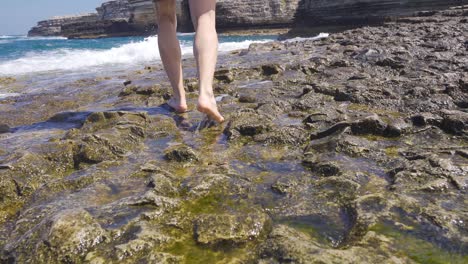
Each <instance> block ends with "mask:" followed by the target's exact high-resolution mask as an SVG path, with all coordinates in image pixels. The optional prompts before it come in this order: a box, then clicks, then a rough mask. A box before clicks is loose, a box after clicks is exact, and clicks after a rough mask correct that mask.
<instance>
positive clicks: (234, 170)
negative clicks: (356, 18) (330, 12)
mask: <svg viewBox="0 0 468 264" xmlns="http://www.w3.org/2000/svg"><path fill="white" fill-rule="evenodd" d="M467 15H468V13H467V12H466V10H465V9H464V8H461V7H457V8H452V9H450V10H446V11H438V12H431V13H422V14H420V15H419V16H413V17H406V18H400V19H398V20H397V21H393V22H388V23H386V24H385V25H383V26H380V27H363V28H358V29H354V30H349V31H345V32H342V33H336V34H332V35H331V36H330V37H329V38H324V39H320V40H310V39H309V40H303V41H289V42H280V41H275V42H271V43H263V44H252V45H251V46H250V47H249V48H248V49H246V50H242V51H238V52H233V53H232V54H224V55H221V56H220V57H219V67H218V68H217V70H216V73H215V77H216V81H215V85H214V88H215V89H214V90H215V92H216V96H217V99H218V101H219V102H218V104H219V106H220V110H221V112H222V113H223V114H224V115H225V117H226V120H227V121H226V123H225V124H222V125H218V126H212V127H210V126H209V124H207V123H208V122H206V120H205V117H204V116H203V115H201V114H200V113H198V112H197V111H189V112H187V113H184V114H180V115H179V114H175V113H173V112H171V111H169V110H168V108H167V106H165V105H164V102H165V100H167V99H168V91H169V90H170V84H169V82H168V81H167V79H166V78H165V73H164V71H163V67H162V65H160V64H155V65H150V66H146V67H143V66H142V67H141V70H138V71H134V72H128V73H125V74H124V73H122V72H119V73H118V75H117V76H115V75H110V76H105V77H103V76H99V75H98V76H89V78H86V79H83V80H79V81H73V82H72V81H70V82H65V83H63V84H61V85H59V86H57V87H54V86H51V87H50V90H47V92H44V93H43V94H42V93H35V94H32V95H31V96H17V97H14V98H11V99H8V100H3V101H2V103H1V104H0V109H1V110H2V113H3V115H2V116H3V117H4V119H2V124H3V126H4V127H6V128H8V129H4V133H2V134H1V135H0V136H1V137H0V143H1V144H0V209H1V210H0V249H1V253H0V262H2V263H52V264H53V263H265V264H266V263H466V262H467V255H466V252H467V251H468V228H467V224H466V223H467V222H468V216H467V213H466V212H467V210H466V195H467V186H468V176H467V175H468V149H467V146H468V144H467V142H468V134H467V131H468V130H467V125H468V122H467V120H468V119H467V105H468V103H467V100H468V97H467V86H466V84H467V80H468V75H467V74H468V61H467V57H468V46H467V42H466V39H467V38H466V32H468V23H467V19H468V17H467ZM184 66H185V68H184V69H185V73H186V79H185V81H184V83H185V84H187V90H188V96H187V98H189V101H188V103H189V108H190V109H195V104H196V98H197V94H198V91H197V85H196V76H195V72H196V70H195V61H194V60H193V58H187V59H186V60H185V61H184ZM44 74H46V73H44ZM41 78H45V77H44V76H41ZM32 81H33V80H30V79H28V78H26V79H25V80H23V79H5V80H4V83H5V84H4V85H5V87H6V88H10V87H16V86H20V85H24V86H26V87H27V85H32V84H31V82H32ZM123 83H125V85H124V84H123ZM194 83H195V84H194ZM119 84H120V86H119ZM116 88H119V89H120V90H116ZM51 92H53V93H54V96H53V97H52V96H50V93H51ZM95 109H101V110H99V111H97V110H95ZM102 109H106V110H102ZM204 124H207V125H206V126H205V125H204Z"/></svg>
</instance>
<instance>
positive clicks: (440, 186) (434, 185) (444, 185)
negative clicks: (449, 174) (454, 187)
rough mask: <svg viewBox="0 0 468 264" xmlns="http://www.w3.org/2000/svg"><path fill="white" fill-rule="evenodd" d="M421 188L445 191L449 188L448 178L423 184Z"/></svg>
mask: <svg viewBox="0 0 468 264" xmlns="http://www.w3.org/2000/svg"><path fill="white" fill-rule="evenodd" d="M420 189H421V190H423V191H426V192H444V191H447V190H448V189H449V183H448V182H447V179H438V180H434V181H431V182H429V183H427V184H425V185H423V186H421V188H420Z"/></svg>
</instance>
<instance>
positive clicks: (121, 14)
mask: <svg viewBox="0 0 468 264" xmlns="http://www.w3.org/2000/svg"><path fill="white" fill-rule="evenodd" d="M96 11H97V12H98V16H99V19H100V20H113V19H123V20H127V21H128V20H129V19H130V15H131V13H130V6H129V4H128V1H127V0H124V1H122V0H117V1H109V2H105V3H103V4H102V5H101V6H100V7H98V8H96Z"/></svg>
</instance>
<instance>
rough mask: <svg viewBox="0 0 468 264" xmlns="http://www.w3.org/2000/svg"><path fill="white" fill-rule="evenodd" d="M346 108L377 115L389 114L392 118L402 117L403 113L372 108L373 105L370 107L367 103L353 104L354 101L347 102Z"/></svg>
mask: <svg viewBox="0 0 468 264" xmlns="http://www.w3.org/2000/svg"><path fill="white" fill-rule="evenodd" d="M348 110H351V111H359V112H367V113H375V114H378V115H379V116H390V117H393V118H399V117H403V114H402V113H400V112H396V111H389V110H386V109H380V108H373V107H371V106H369V105H365V104H355V103H352V104H349V106H348ZM385 121H387V120H385Z"/></svg>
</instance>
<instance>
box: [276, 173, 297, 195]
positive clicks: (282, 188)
mask: <svg viewBox="0 0 468 264" xmlns="http://www.w3.org/2000/svg"><path fill="white" fill-rule="evenodd" d="M299 184H300V183H299V181H298V180H297V179H293V178H290V177H281V178H279V179H278V180H277V181H276V182H275V183H274V184H273V185H272V186H271V190H272V191H274V192H276V193H279V194H287V193H294V191H295V190H296V189H297V188H298V185H299Z"/></svg>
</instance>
